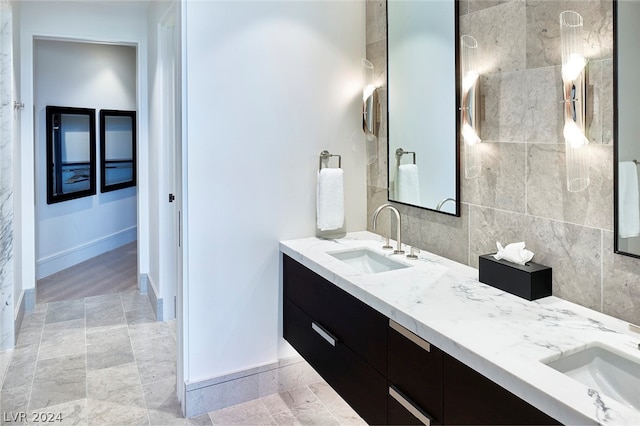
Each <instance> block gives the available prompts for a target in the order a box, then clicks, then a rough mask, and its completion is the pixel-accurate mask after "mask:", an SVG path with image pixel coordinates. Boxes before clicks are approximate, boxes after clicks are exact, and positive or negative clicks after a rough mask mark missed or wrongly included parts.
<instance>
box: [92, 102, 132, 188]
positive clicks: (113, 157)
mask: <svg viewBox="0 0 640 426" xmlns="http://www.w3.org/2000/svg"><path fill="white" fill-rule="evenodd" d="M135 185H136V112H135V111H120V110H104V109H103V110H101V111H100V191H101V192H109V191H115V190H117V189H122V188H128V187H130V186H135Z"/></svg>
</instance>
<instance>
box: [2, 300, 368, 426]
mask: <svg viewBox="0 0 640 426" xmlns="http://www.w3.org/2000/svg"><path fill="white" fill-rule="evenodd" d="M0 378H2V379H3V380H2V388H1V391H0V416H1V417H0V423H1V424H2V425H5V424H6V425H15V424H42V422H35V421H33V420H34V418H33V416H32V413H34V412H47V413H60V414H61V417H62V421H61V422H59V421H56V422H52V423H49V424H56V425H58V424H63V425H119V424H121V425H168V426H169V425H212V424H216V425H253V424H264V425H292V424H314V425H340V424H346V425H363V424H365V423H364V422H363V421H362V420H361V419H360V418H359V417H358V416H357V414H356V413H355V412H354V411H353V410H352V409H351V408H350V407H349V406H348V405H347V404H346V403H345V402H344V401H343V400H342V399H341V398H340V397H339V396H338V395H337V394H336V393H335V391H333V389H331V388H330V387H329V386H328V385H327V384H326V383H317V384H314V385H312V386H307V387H303V388H300V389H295V390H292V391H289V392H285V393H282V394H279V395H271V396H268V397H265V398H262V399H259V400H255V401H250V402H247V403H244V404H240V405H236V406H233V407H228V408H225V409H222V410H218V411H214V412H211V413H208V414H205V415H203V416H199V417H196V418H192V419H183V418H181V414H180V405H179V403H178V400H177V398H176V395H175V381H176V337H175V321H172V322H157V321H155V320H154V316H153V311H152V309H151V306H150V304H149V301H148V299H147V296H146V295H140V294H138V293H137V291H128V292H123V293H115V294H107V295H103V296H93V297H87V298H85V299H80V300H71V301H61V302H50V303H46V304H39V305H37V308H36V311H35V312H33V313H29V314H26V315H25V318H24V320H23V324H22V328H21V331H20V335H19V338H18V343H17V345H16V348H15V349H14V350H12V351H6V352H1V353H0ZM12 413H13V415H14V416H15V415H16V413H27V421H15V418H12Z"/></svg>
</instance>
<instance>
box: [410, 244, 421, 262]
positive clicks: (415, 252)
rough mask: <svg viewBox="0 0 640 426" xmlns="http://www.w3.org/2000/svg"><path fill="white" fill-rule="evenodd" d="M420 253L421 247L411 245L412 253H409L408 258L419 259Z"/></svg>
mask: <svg viewBox="0 0 640 426" xmlns="http://www.w3.org/2000/svg"><path fill="white" fill-rule="evenodd" d="M418 253H420V249H419V248H417V247H411V250H410V253H409V254H408V255H407V259H414V260H415V259H417V258H418Z"/></svg>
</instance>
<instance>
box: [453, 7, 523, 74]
mask: <svg viewBox="0 0 640 426" xmlns="http://www.w3.org/2000/svg"><path fill="white" fill-rule="evenodd" d="M459 22H460V23H459V25H460V34H469V35H471V36H473V37H475V38H476V40H478V50H479V52H478V60H479V64H480V65H479V66H480V70H481V71H480V72H481V74H492V73H497V72H507V71H515V70H520V69H524V68H525V67H526V34H525V33H524V32H523V31H522V29H523V28H525V24H526V3H525V1H524V0H513V1H510V2H507V3H502V4H500V5H498V6H495V7H490V8H487V9H481V10H479V11H476V12H473V13H469V14H467V15H463V16H461V17H460V21H459Z"/></svg>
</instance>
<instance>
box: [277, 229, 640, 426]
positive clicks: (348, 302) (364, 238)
mask: <svg viewBox="0 0 640 426" xmlns="http://www.w3.org/2000/svg"><path fill="white" fill-rule="evenodd" d="M380 246H381V244H380V237H379V236H377V235H375V234H371V233H369V232H357V233H351V234H348V235H347V237H346V238H343V239H339V240H320V239H317V238H307V239H300V240H291V241H284V242H281V244H280V249H281V252H282V254H283V255H282V263H283V264H282V270H283V296H284V299H283V317H284V328H283V332H284V337H285V339H286V340H287V341H288V342H289V343H291V344H292V346H293V347H294V348H295V349H296V350H297V351H298V352H299V353H300V354H301V355H302V356H303V357H304V358H305V359H306V360H307V361H308V362H309V363H310V364H311V366H313V367H314V368H315V369H316V370H317V371H318V373H320V374H321V375H322V376H323V377H324V378H325V380H326V381H327V382H328V383H329V384H330V385H331V386H332V387H333V388H334V389H335V390H336V391H337V392H338V393H339V394H340V395H341V396H342V397H343V398H344V399H345V400H346V401H347V402H348V403H349V404H350V405H351V406H352V407H353V408H354V409H355V410H356V411H357V412H358V413H359V414H360V416H362V418H363V419H364V420H365V421H367V422H368V423H370V424H558V423H564V424H576V423H579V424H598V423H600V424H638V423H639V422H640V413H639V412H638V411H636V410H634V409H633V408H630V407H628V406H626V405H625V404H624V403H623V402H620V401H617V400H615V399H613V398H610V397H608V396H607V395H604V394H601V393H600V392H598V391H597V390H594V389H590V388H589V387H588V386H585V385H584V384H582V383H579V382H578V381H576V380H574V379H572V378H570V377H568V376H567V375H565V374H563V373H562V372H560V371H558V370H557V369H556V368H552V367H551V366H550V365H547V364H553V362H554V360H556V359H558V358H561V357H562V356H564V355H566V354H571V353H573V352H576V351H577V350H580V349H584V348H586V347H589V346H590V345H593V344H594V342H604V343H605V344H607V345H609V346H607V347H615V348H616V350H618V349H619V350H620V351H621V353H622V355H625V351H626V355H629V356H630V357H631V358H632V359H633V356H636V357H638V358H640V354H637V355H636V354H634V353H633V350H635V351H637V348H636V345H637V343H638V342H635V344H634V338H635V339H636V340H640V335H637V334H636V335H634V334H633V333H631V332H630V331H629V330H628V328H627V324H626V323H624V322H622V321H619V320H617V319H615V318H611V317H608V316H606V315H603V314H600V313H597V312H593V311H591V310H589V309H586V308H584V307H581V306H578V305H575V304H572V303H570V302H566V301H563V300H561V299H558V298H555V297H548V298H545V299H541V300H539V301H534V302H530V301H527V300H524V299H520V298H518V297H516V296H513V295H510V294H508V293H504V292H502V291H500V290H498V289H494V288H492V287H489V286H486V285H484V284H482V283H480V282H478V280H477V270H475V269H473V268H470V267H467V266H464V265H461V264H458V263H456V262H453V261H450V260H448V259H444V258H441V257H439V256H436V255H433V254H430V253H425V252H422V253H421V254H420V257H419V258H418V259H417V260H408V259H406V258H405V257H404V256H399V255H389V254H388V252H385V251H383V250H381V249H380ZM385 253H386V255H385ZM380 255H381V256H382V257H378V256H380ZM365 258H366V259H365ZM354 259H356V260H357V261H354ZM385 259H386V260H385ZM360 261H361V262H362V263H358V262H360ZM374 264H375V265H374ZM379 264H381V265H379ZM371 265H374V266H373V269H367V268H369V267H370V266H371Z"/></svg>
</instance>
